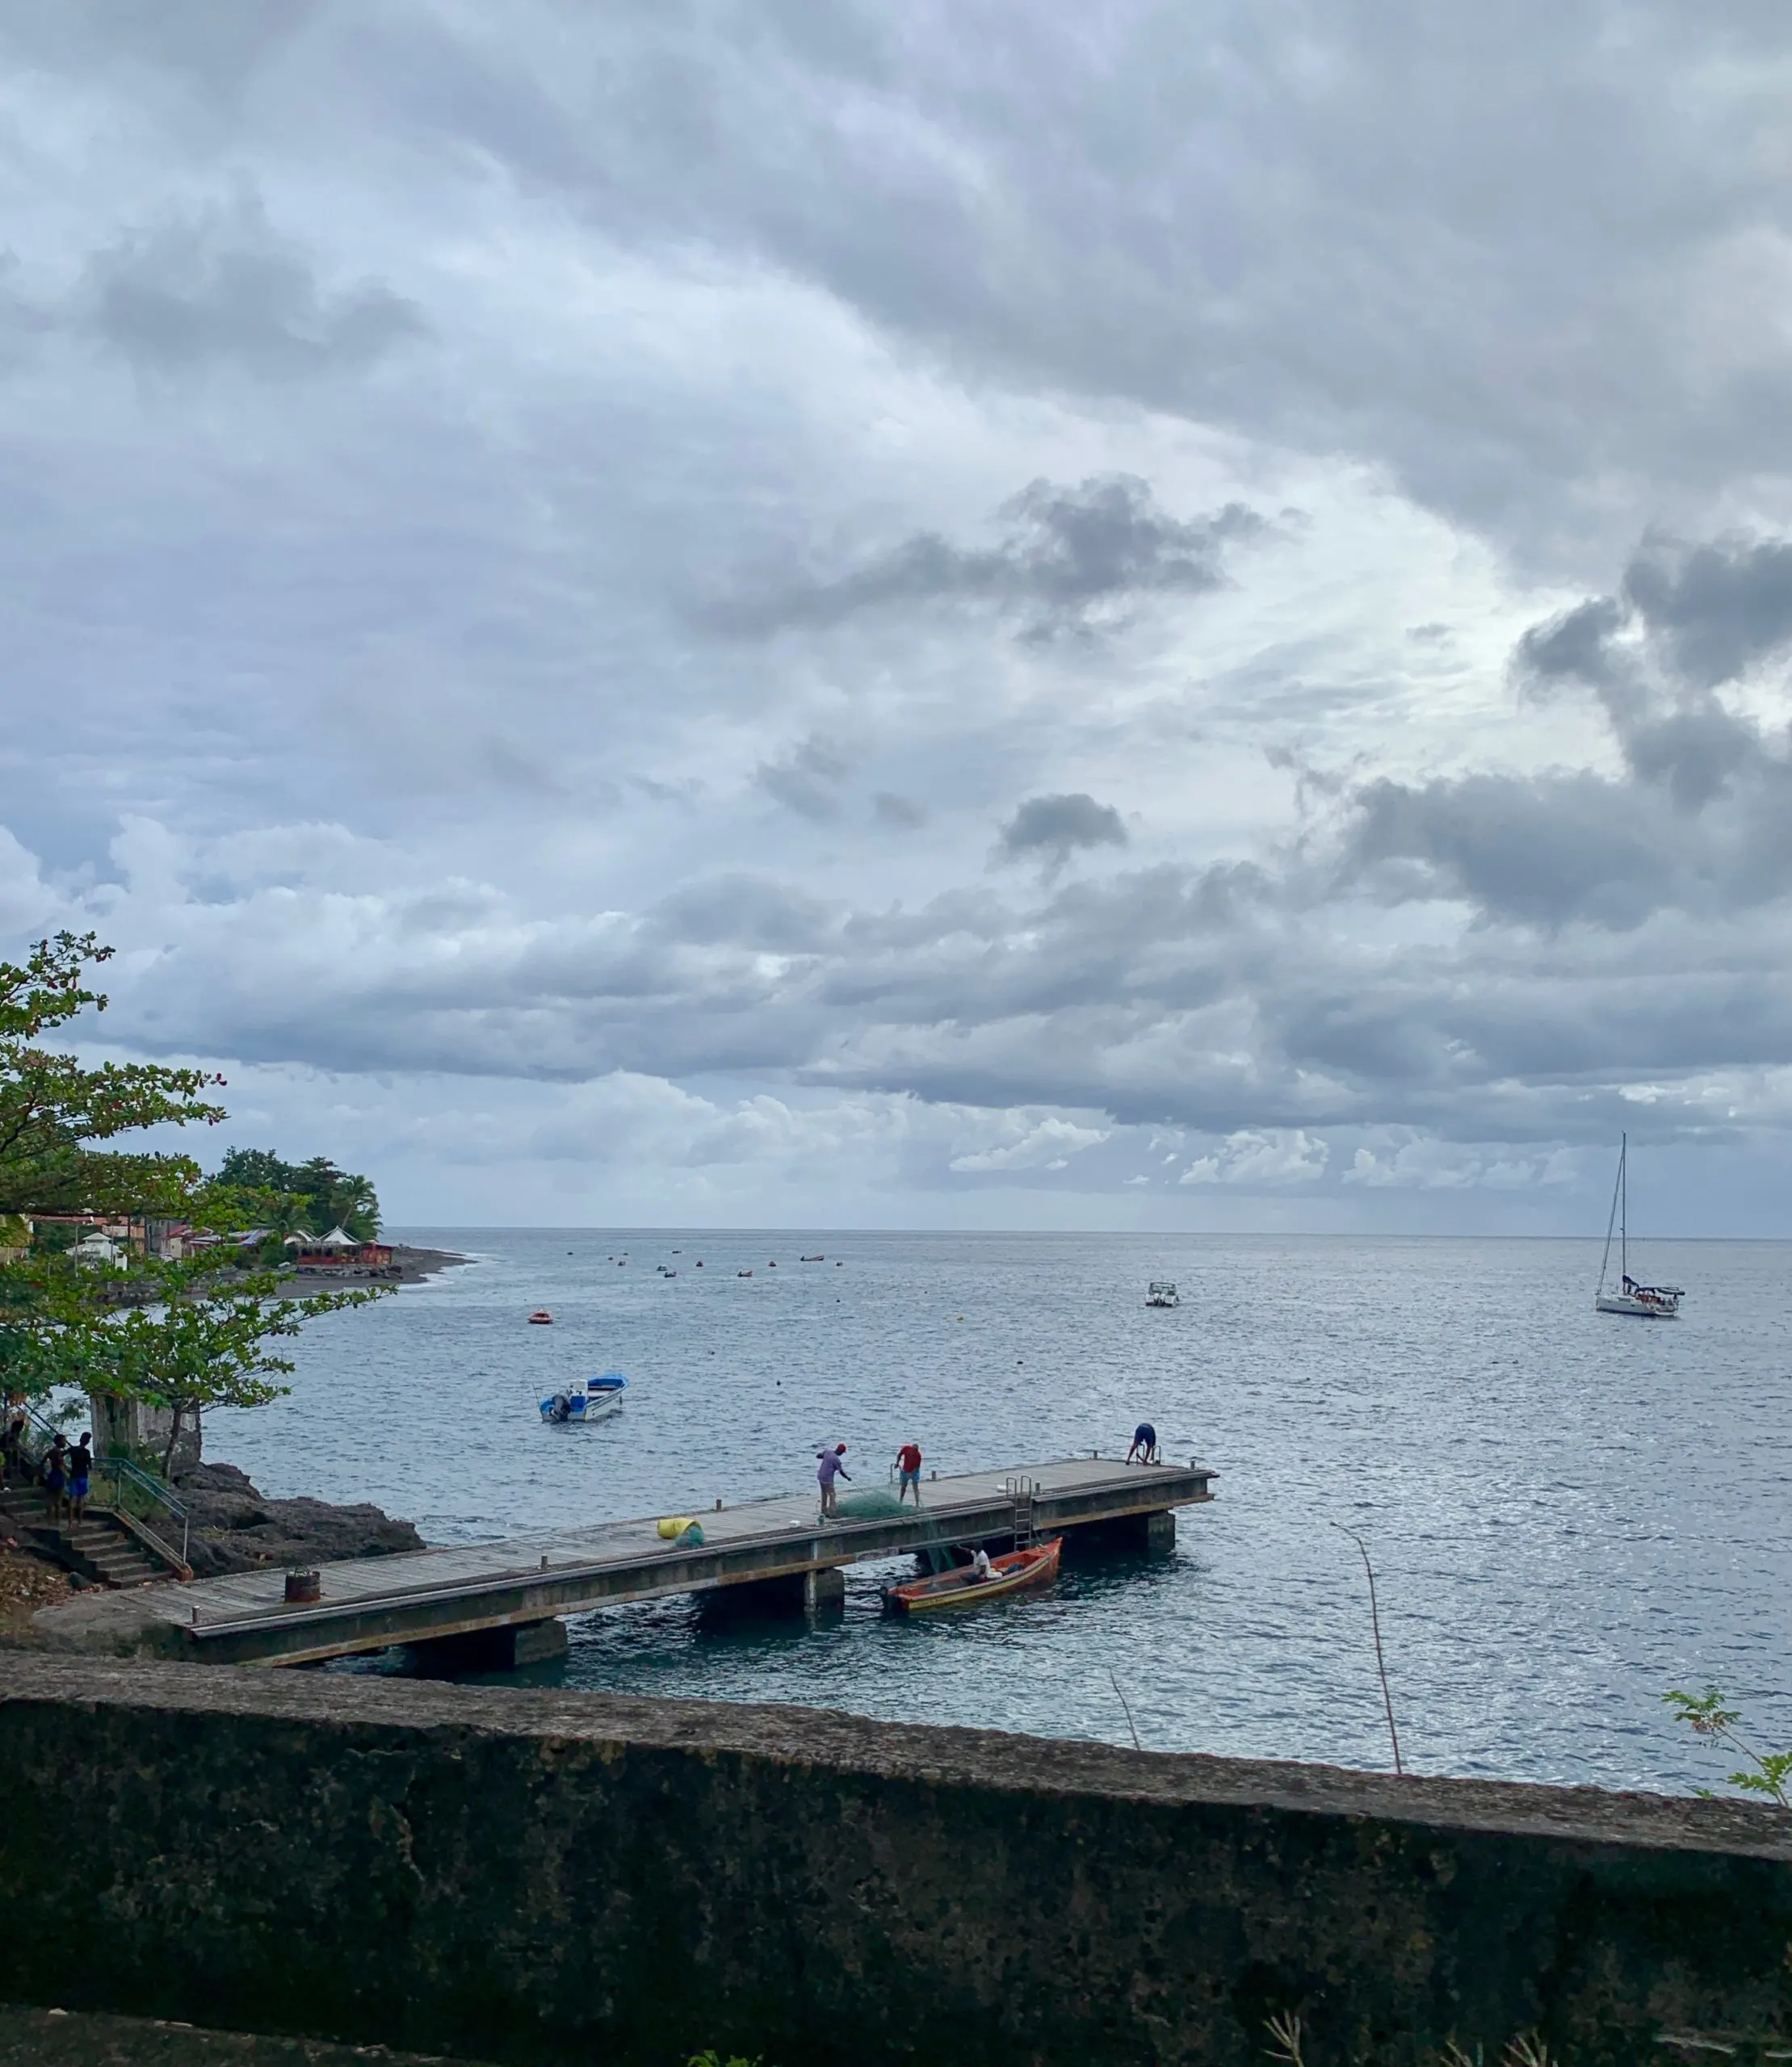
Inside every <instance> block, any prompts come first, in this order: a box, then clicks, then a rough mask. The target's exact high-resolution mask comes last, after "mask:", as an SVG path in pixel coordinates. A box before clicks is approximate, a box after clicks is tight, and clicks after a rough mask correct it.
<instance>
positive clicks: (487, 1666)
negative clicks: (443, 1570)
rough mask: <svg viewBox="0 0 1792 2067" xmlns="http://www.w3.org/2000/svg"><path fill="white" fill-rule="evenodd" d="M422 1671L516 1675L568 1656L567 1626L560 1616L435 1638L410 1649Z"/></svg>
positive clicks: (443, 1674) (430, 1673)
mask: <svg viewBox="0 0 1792 2067" xmlns="http://www.w3.org/2000/svg"><path fill="white" fill-rule="evenodd" d="M408 1648H409V1651H410V1654H411V1656H412V1658H413V1660H414V1661H415V1662H416V1664H417V1667H418V1670H419V1671H421V1672H422V1673H423V1674H425V1675H426V1676H429V1677H432V1678H433V1677H436V1676H440V1677H442V1678H449V1677H451V1676H452V1675H455V1674H456V1673H460V1672H514V1671H516V1670H517V1669H518V1667H520V1666H524V1665H546V1664H548V1663H550V1662H552V1660H553V1659H555V1658H564V1656H565V1655H566V1625H565V1624H564V1622H563V1621H561V1620H560V1617H559V1616H557V1615H550V1616H548V1617H547V1618H546V1620H543V1621H539V1622H510V1623H506V1624H505V1625H503V1626H502V1628H499V1629H468V1630H467V1631H465V1632H464V1633H463V1634H461V1635H460V1636H455V1637H430V1638H429V1639H428V1640H427V1641H425V1642H422V1643H419V1644H412V1645H410V1646H408Z"/></svg>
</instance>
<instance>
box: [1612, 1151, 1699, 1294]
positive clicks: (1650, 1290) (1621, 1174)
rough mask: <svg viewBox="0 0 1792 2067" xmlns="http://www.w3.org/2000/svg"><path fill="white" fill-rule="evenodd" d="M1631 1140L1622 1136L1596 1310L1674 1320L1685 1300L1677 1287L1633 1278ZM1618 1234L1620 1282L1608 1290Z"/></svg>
mask: <svg viewBox="0 0 1792 2067" xmlns="http://www.w3.org/2000/svg"><path fill="white" fill-rule="evenodd" d="M1629 1163H1630V1136H1629V1135H1628V1134H1620V1135H1619V1136H1618V1182H1617V1183H1616V1184H1614V1186H1613V1187H1612V1210H1611V1215H1610V1218H1609V1219H1608V1220H1607V1221H1606V1222H1605V1255H1604V1256H1602V1257H1601V1259H1600V1263H1599V1289H1598V1290H1597V1292H1596V1293H1594V1294H1593V1310H1594V1312H1595V1313H1600V1314H1629V1315H1630V1318H1631V1319H1633V1320H1639V1321H1671V1320H1677V1319H1679V1317H1680V1302H1681V1300H1682V1299H1684V1298H1685V1296H1686V1295H1685V1293H1684V1292H1682V1291H1681V1289H1680V1287H1679V1286H1678V1285H1643V1284H1639V1282H1638V1281H1637V1280H1636V1279H1635V1278H1634V1277H1631V1275H1630V1176H1629V1168H1628V1166H1629ZM1614 1229H1615V1231H1616V1232H1617V1235H1618V1282H1617V1283H1616V1284H1615V1285H1613V1286H1612V1287H1611V1288H1610V1289H1609V1290H1608V1289H1606V1285H1605V1273H1606V1272H1607V1271H1609V1269H1610V1268H1611V1261H1612V1235H1613V1231H1614Z"/></svg>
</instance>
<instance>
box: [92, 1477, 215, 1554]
mask: <svg viewBox="0 0 1792 2067" xmlns="http://www.w3.org/2000/svg"><path fill="white" fill-rule="evenodd" d="M94 1473H95V1475H96V1476H97V1477H99V1478H100V1479H102V1480H105V1479H107V1478H109V1479H111V1482H112V1497H111V1500H110V1501H109V1502H108V1501H107V1500H106V1499H99V1500H98V1501H96V1502H95V1503H94V1504H95V1505H96V1506H99V1507H106V1506H108V1505H109V1506H110V1507H111V1509H112V1510H113V1511H114V1512H115V1513H118V1514H123V1513H126V1512H129V1511H130V1509H129V1507H128V1501H127V1496H128V1495H133V1494H134V1495H136V1499H138V1500H140V1501H147V1502H148V1503H149V1506H150V1507H151V1509H152V1511H157V1510H159V1511H162V1512H166V1515H167V1517H168V1520H169V1522H170V1524H172V1523H174V1522H178V1523H179V1524H180V1557H179V1559H178V1562H179V1563H180V1564H182V1565H183V1566H184V1565H185V1564H186V1563H187V1547H188V1541H189V1537H190V1532H191V1522H190V1520H189V1519H188V1516H187V1506H186V1503H185V1502H184V1501H182V1500H179V1499H176V1498H175V1496H174V1494H173V1493H172V1492H171V1491H170V1490H169V1488H168V1487H167V1486H165V1485H164V1484H163V1483H162V1481H161V1480H160V1479H159V1478H151V1477H150V1475H149V1473H148V1472H147V1471H145V1470H142V1469H141V1467H140V1466H139V1465H134V1464H132V1462H131V1461H130V1459H129V1458H128V1457H101V1458H99V1459H98V1460H96V1461H95V1463H94ZM132 1518H133V1519H134V1520H135V1521H136V1524H137V1526H138V1527H139V1528H141V1529H142V1531H143V1532H144V1534H145V1536H147V1537H149V1538H150V1539H151V1540H152V1541H153V1542H154V1543H156V1544H157V1545H158V1546H159V1547H160V1548H161V1549H162V1550H163V1551H164V1552H165V1553H166V1554H167V1556H168V1557H169V1558H174V1547H173V1545H171V1544H170V1543H167V1542H165V1541H163V1540H162V1537H161V1536H160V1535H159V1534H158V1533H157V1532H156V1531H155V1530H154V1529H153V1528H150V1527H149V1524H147V1523H146V1522H145V1520H144V1518H143V1516H141V1514H136V1515H134V1516H133V1517H132ZM157 1519H158V1520H159V1519H160V1513H158V1514H157ZM171 1533H172V1529H171V1528H170V1534H171Z"/></svg>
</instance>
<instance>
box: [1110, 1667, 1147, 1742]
mask: <svg viewBox="0 0 1792 2067" xmlns="http://www.w3.org/2000/svg"><path fill="white" fill-rule="evenodd" d="M1107 1676H1108V1683H1109V1684H1110V1686H1111V1687H1112V1688H1113V1689H1114V1693H1115V1694H1116V1696H1118V1699H1119V1703H1120V1705H1121V1707H1122V1708H1123V1709H1126V1714H1127V1729H1130V1730H1131V1732H1132V1748H1133V1750H1135V1751H1142V1750H1144V1748H1145V1747H1144V1745H1143V1744H1141V1743H1140V1742H1139V1725H1138V1724H1137V1723H1135V1721H1133V1719H1132V1710H1131V1709H1130V1708H1127V1697H1126V1696H1125V1695H1124V1694H1123V1693H1121V1692H1120V1683H1119V1681H1118V1679H1115V1678H1114V1668H1113V1667H1112V1666H1110V1667H1108V1675H1107Z"/></svg>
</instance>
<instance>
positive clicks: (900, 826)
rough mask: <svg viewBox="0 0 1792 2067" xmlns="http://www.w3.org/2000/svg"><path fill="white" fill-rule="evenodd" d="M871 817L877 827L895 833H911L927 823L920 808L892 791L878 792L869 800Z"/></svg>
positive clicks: (924, 814) (925, 816) (924, 813)
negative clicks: (884, 826)
mask: <svg viewBox="0 0 1792 2067" xmlns="http://www.w3.org/2000/svg"><path fill="white" fill-rule="evenodd" d="M871 815H872V816H873V817H874V818H875V820H877V822H878V824H879V825H887V826H888V827H890V828H891V829H892V831H894V832H915V831H916V830H917V828H920V827H921V826H923V825H925V824H926V823H927V814H926V812H925V811H923V810H922V809H921V806H920V805H919V804H917V803H914V802H913V800H912V799H909V798H908V797H904V796H901V795H898V793H897V792H896V790H879V791H878V793H877V795H875V797H873V798H872V799H871Z"/></svg>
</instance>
